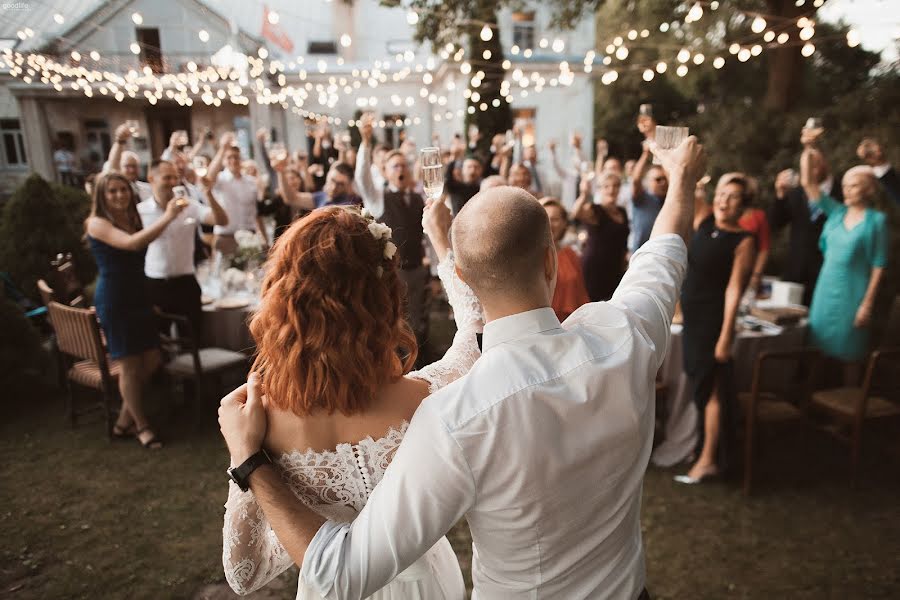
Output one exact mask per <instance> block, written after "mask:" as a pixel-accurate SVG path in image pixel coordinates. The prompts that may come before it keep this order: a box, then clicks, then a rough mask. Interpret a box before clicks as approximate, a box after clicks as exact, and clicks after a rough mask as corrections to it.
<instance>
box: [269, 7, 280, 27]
mask: <svg viewBox="0 0 900 600" xmlns="http://www.w3.org/2000/svg"><path fill="white" fill-rule="evenodd" d="M280 20H281V17H279V16H278V13H277V12H275V11H274V10H272V11H269V23H271V24H272V25H278V21H280Z"/></svg>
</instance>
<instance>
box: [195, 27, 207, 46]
mask: <svg viewBox="0 0 900 600" xmlns="http://www.w3.org/2000/svg"><path fill="white" fill-rule="evenodd" d="M197 37H199V38H200V41H201V42H203V43H206V42H208V41H209V32H208V31H206V30H205V29H201V30H200V31H198V32H197Z"/></svg>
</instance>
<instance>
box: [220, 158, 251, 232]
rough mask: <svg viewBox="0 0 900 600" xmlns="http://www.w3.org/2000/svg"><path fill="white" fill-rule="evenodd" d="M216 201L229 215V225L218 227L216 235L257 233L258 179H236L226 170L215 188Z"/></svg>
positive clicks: (247, 176) (246, 176)
mask: <svg viewBox="0 0 900 600" xmlns="http://www.w3.org/2000/svg"><path fill="white" fill-rule="evenodd" d="M213 193H214V194H215V195H216V200H217V201H218V202H219V204H221V205H222V208H223V209H225V213H226V214H227V215H228V225H216V226H215V228H213V233H215V234H216V235H234V232H235V231H241V230H246V231H256V215H257V213H256V178H255V177H251V176H249V175H241V176H240V177H235V176H234V174H233V173H232V172H231V171H229V170H228V169H225V170H223V171H221V172H220V173H219V175H218V177H217V178H216V184H215V185H214V186H213Z"/></svg>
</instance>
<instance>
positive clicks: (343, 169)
mask: <svg viewBox="0 0 900 600" xmlns="http://www.w3.org/2000/svg"><path fill="white" fill-rule="evenodd" d="M272 168H273V169H275V171H276V172H277V173H278V185H279V187H280V188H281V190H282V193H283V194H284V202H285V204H289V205H290V206H296V207H297V208H302V209H304V210H313V209H316V208H322V207H323V206H340V205H355V206H361V205H362V200H361V199H360V197H359V196H357V195H356V192H355V190H354V189H353V168H352V167H351V166H350V165H348V164H347V163H343V162H336V163H334V164H332V165H331V168H330V169H328V175H326V177H325V187H323V188H322V191H319V192H315V193H314V194H310V193H309V192H301V191H298V190H297V189H296V188H295V187H292V186H290V185H288V184H287V182H286V181H285V180H284V177H285V170H286V168H287V159H285V160H282V161H276V162H273V163H272Z"/></svg>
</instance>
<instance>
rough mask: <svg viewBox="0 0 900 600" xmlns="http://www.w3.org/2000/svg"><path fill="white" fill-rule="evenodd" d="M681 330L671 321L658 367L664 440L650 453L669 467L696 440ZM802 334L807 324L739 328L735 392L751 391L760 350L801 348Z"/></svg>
mask: <svg viewBox="0 0 900 600" xmlns="http://www.w3.org/2000/svg"><path fill="white" fill-rule="evenodd" d="M681 333H682V326H681V325H672V340H671V342H670V344H669V352H668V354H667V355H666V359H665V361H664V362H663V366H662V369H661V378H662V381H663V382H664V383H665V384H666V385H667V386H668V394H667V397H666V407H667V412H668V416H667V419H666V423H665V435H664V437H663V441H662V442H661V443H660V444H659V445H658V446H657V447H656V448H655V449H654V450H653V454H652V455H651V456H650V460H651V461H652V462H653V464H654V465H656V466H659V467H671V466H673V465H676V464H678V463H680V462H683V461H685V460H687V458H688V457H689V456H690V454H691V452H693V450H694V446H695V445H696V444H697V424H698V421H697V407H696V406H695V405H694V400H693V397H692V396H691V390H690V386H689V385H688V378H687V375H685V374H684V371H683V370H682V367H683V362H682V349H681ZM805 335H806V327H805V326H802V325H800V326H793V327H785V328H771V329H768V328H767V329H765V330H763V331H749V330H743V331H741V332H739V333H738V334H737V335H736V336H735V340H734V348H733V351H732V356H733V357H734V377H735V389H736V390H737V391H738V392H749V391H750V385H751V383H752V379H753V363H754V362H755V361H756V356H757V355H758V354H759V353H760V352H762V351H764V350H775V349H777V350H790V349H793V348H800V347H801V346H802V345H803V341H804V338H805Z"/></svg>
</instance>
